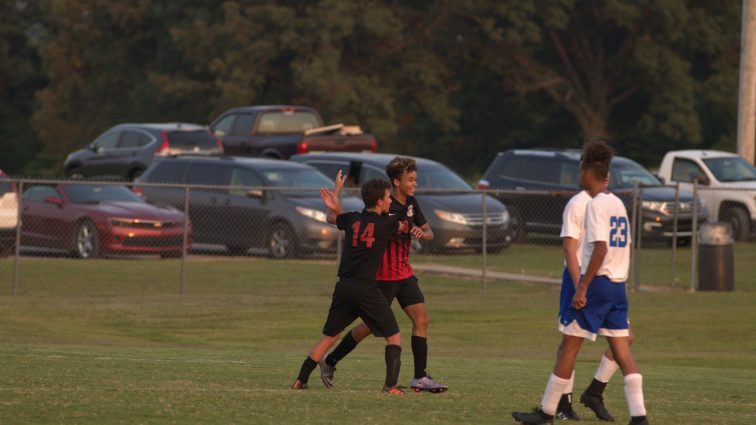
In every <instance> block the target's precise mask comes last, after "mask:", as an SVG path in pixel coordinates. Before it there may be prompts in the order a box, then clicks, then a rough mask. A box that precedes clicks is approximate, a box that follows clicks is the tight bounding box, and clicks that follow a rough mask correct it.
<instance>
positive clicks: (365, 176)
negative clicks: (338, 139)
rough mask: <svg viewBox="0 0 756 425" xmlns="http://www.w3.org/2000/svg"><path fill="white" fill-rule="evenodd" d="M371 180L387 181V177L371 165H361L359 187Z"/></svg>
mask: <svg viewBox="0 0 756 425" xmlns="http://www.w3.org/2000/svg"><path fill="white" fill-rule="evenodd" d="M337 172H338V171H337ZM373 179H381V180H386V181H389V178H388V176H387V175H386V173H385V172H384V171H383V170H381V169H378V168H375V167H373V166H372V165H368V164H362V170H361V171H360V185H363V184H365V183H367V182H368V181H370V180H373ZM418 185H419V183H418Z"/></svg>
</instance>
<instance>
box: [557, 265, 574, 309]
mask: <svg viewBox="0 0 756 425" xmlns="http://www.w3.org/2000/svg"><path fill="white" fill-rule="evenodd" d="M574 296H575V285H574V284H573V283H572V276H570V270H569V269H568V268H567V267H565V268H564V272H563V273H562V292H560V293H559V317H560V318H561V317H562V316H564V315H565V314H566V313H567V309H569V308H570V306H572V298H573V297H574Z"/></svg>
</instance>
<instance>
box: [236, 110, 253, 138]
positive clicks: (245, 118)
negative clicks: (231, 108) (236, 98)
mask: <svg viewBox="0 0 756 425" xmlns="http://www.w3.org/2000/svg"><path fill="white" fill-rule="evenodd" d="M231 134H232V135H234V136H249V135H250V134H252V114H239V115H237V116H236V122H234V128H233V131H232V132H231Z"/></svg>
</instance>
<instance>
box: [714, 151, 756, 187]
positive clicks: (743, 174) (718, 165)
mask: <svg viewBox="0 0 756 425" xmlns="http://www.w3.org/2000/svg"><path fill="white" fill-rule="evenodd" d="M703 162H704V164H706V166H707V167H709V169H710V170H711V172H712V173H713V174H714V176H715V177H716V178H717V180H719V181H721V182H738V181H749V180H756V168H754V167H753V165H751V164H749V163H748V162H746V160H745V159H743V158H741V157H739V156H731V157H726V158H709V159H704V160H703Z"/></svg>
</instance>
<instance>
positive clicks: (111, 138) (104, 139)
mask: <svg viewBox="0 0 756 425" xmlns="http://www.w3.org/2000/svg"><path fill="white" fill-rule="evenodd" d="M120 137H121V132H120V131H111V132H110V133H107V134H103V135H102V136H100V138H98V139H97V140H95V142H94V148H95V149H113V148H115V147H116V146H117V145H118V139H119V138H120Z"/></svg>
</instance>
